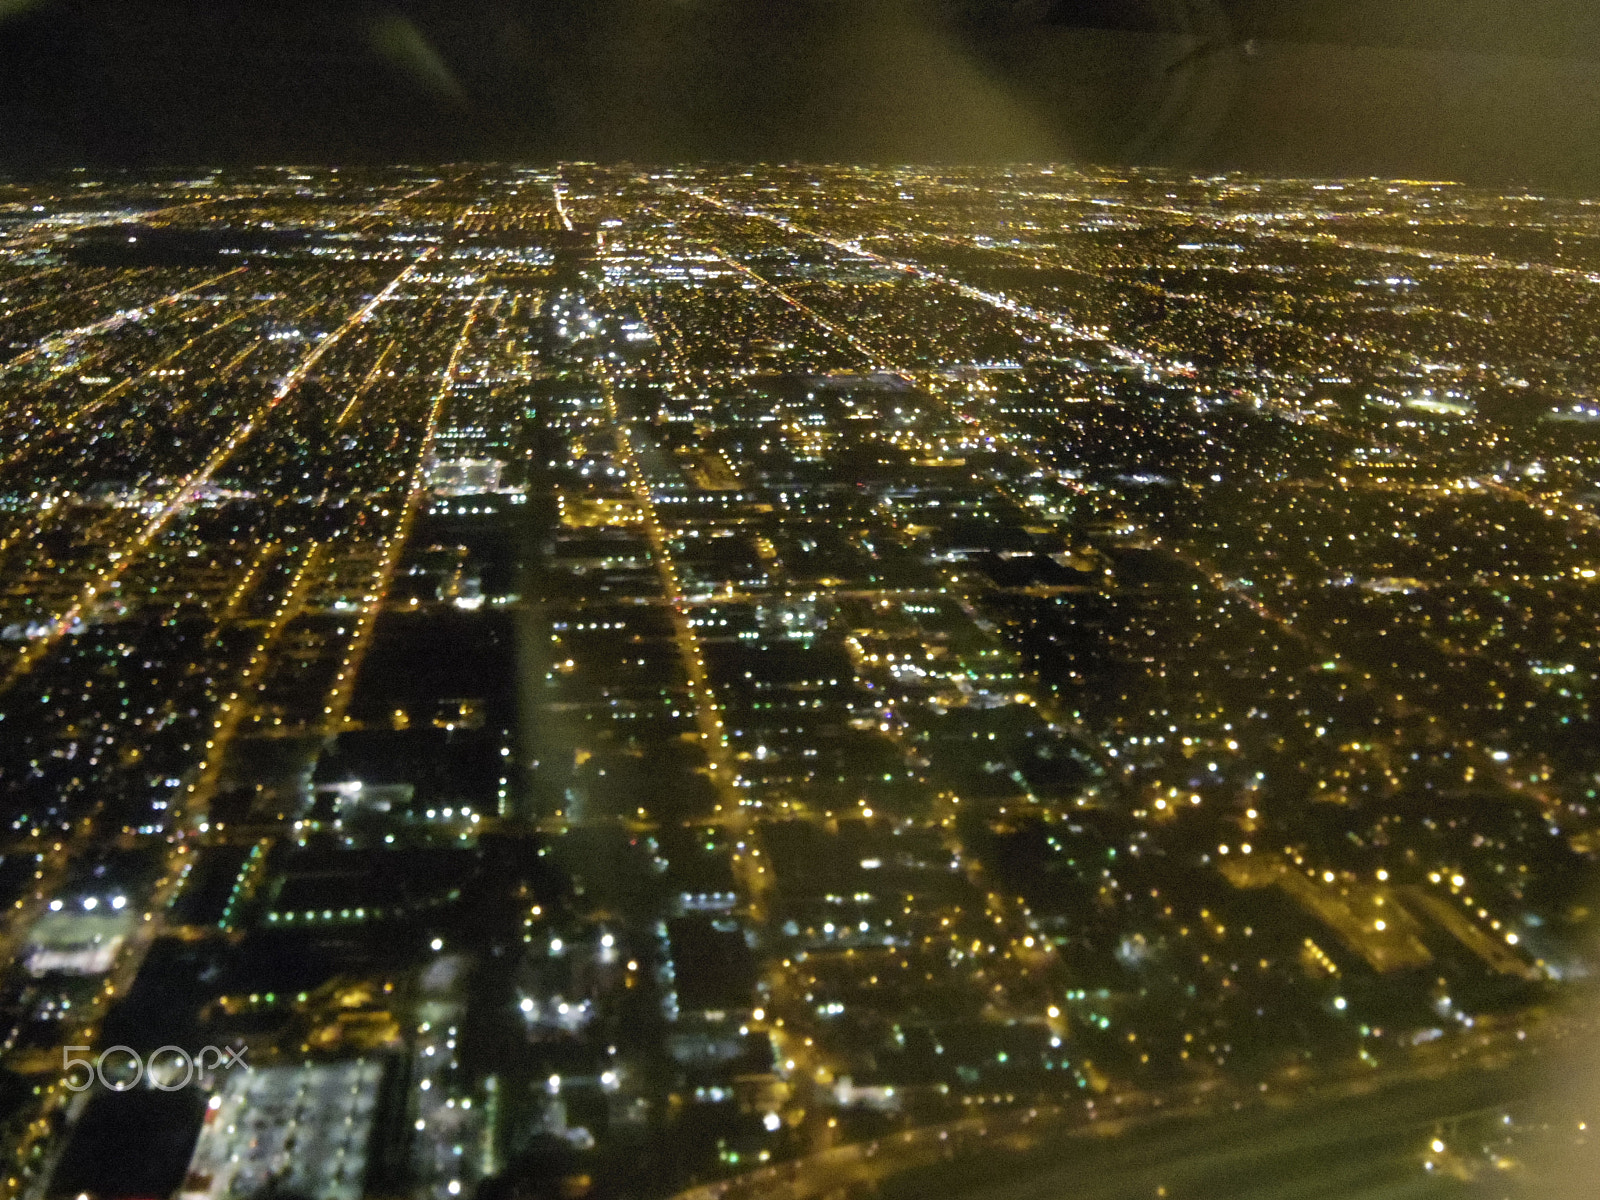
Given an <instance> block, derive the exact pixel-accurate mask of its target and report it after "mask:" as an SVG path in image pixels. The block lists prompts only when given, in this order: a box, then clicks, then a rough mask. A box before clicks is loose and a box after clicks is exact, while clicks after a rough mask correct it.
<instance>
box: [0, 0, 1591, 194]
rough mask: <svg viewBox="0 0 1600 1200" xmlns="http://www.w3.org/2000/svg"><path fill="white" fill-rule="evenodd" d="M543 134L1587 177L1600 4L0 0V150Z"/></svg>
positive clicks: (409, 151) (896, 155) (262, 146)
mask: <svg viewBox="0 0 1600 1200" xmlns="http://www.w3.org/2000/svg"><path fill="white" fill-rule="evenodd" d="M555 158H568V159H593V160H602V161H614V160H631V161H637V162H650V161H666V160H681V159H708V158H709V159H741V160H773V159H813V160H848V161H939V160H944V161H975V162H976V161H1004V160H1018V159H1053V160H1075V161H1079V162H1099V163H1122V162H1136V163H1148V164H1166V165H1174V166H1181V167H1187V168H1193V169H1199V170H1211V169H1221V168H1246V169H1256V170H1262V171H1271V172H1280V173H1294V174H1312V175H1327V174H1369V173H1371V174H1385V175H1405V176H1412V177H1428V178H1460V179H1467V180H1470V181H1480V182H1502V181H1512V182H1527V183H1531V184H1534V185H1536V186H1542V187H1553V188H1561V189H1568V190H1577V191H1589V192H1600V4H1595V3H1593V2H1592V0H1520V2H1512V0H1504V2H1495V0H428V2H417V3H410V4H401V3H375V2H374V3H366V2H363V0H314V2H307V0H0V171H5V172H10V173H14V174H26V173H28V172H30V171H34V170H38V169H43V168H49V167H59V166H72V165H90V166H212V165H227V164H249V163H260V162H283V161H301V162H335V163H337V162H355V161H367V162H393V161H418V162H421V161H440V160H464V159H519V160H527V161H535V162H537V161H546V160H551V159H555Z"/></svg>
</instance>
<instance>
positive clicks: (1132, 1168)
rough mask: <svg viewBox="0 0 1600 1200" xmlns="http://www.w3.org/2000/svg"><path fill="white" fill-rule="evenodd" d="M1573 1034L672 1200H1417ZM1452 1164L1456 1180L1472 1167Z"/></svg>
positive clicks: (1040, 1124)
mask: <svg viewBox="0 0 1600 1200" xmlns="http://www.w3.org/2000/svg"><path fill="white" fill-rule="evenodd" d="M1577 1028H1578V1027H1577V1026H1574V1025H1572V1024H1570V1023H1568V1022H1561V1023H1559V1024H1557V1023H1552V1024H1551V1025H1550V1026H1549V1027H1547V1028H1545V1029H1543V1030H1541V1031H1539V1032H1538V1033H1537V1034H1535V1035H1530V1037H1529V1039H1528V1040H1527V1041H1524V1040H1523V1038H1522V1036H1521V1034H1520V1033H1519V1031H1518V1030H1517V1029H1515V1028H1514V1027H1511V1026H1507V1027H1506V1028H1504V1029H1500V1030H1497V1031H1490V1032H1478V1033H1475V1034H1473V1035H1470V1036H1469V1037H1466V1038H1458V1039H1455V1040H1454V1041H1453V1042H1449V1043H1438V1042H1435V1043H1432V1044H1429V1045H1427V1046H1423V1047H1420V1048H1418V1049H1417V1050H1415V1051H1412V1052H1410V1053H1409V1054H1408V1056H1407V1057H1406V1058H1405V1059H1403V1060H1401V1061H1399V1062H1397V1063H1396V1064H1395V1065H1393V1066H1391V1067H1387V1068H1382V1069H1379V1070H1371V1069H1366V1068H1362V1069H1359V1070H1356V1071H1354V1072H1340V1073H1337V1074H1334V1075H1332V1076H1331V1077H1330V1078H1328V1079H1326V1080H1321V1081H1314V1080H1305V1079H1302V1080H1296V1081H1289V1082H1287V1083H1282V1082H1280V1083H1277V1084H1274V1085H1272V1087H1271V1088H1270V1089H1263V1091H1262V1092H1259V1093H1251V1092H1249V1091H1246V1090H1243V1089H1239V1090H1233V1089H1227V1088H1225V1087H1222V1086H1219V1085H1217V1084H1216V1083H1213V1082H1202V1083H1199V1084H1195V1085H1190V1086H1188V1087H1185V1088H1181V1089H1175V1090H1174V1091H1173V1092H1170V1093H1167V1094H1164V1095H1157V1094H1153V1093H1148V1092H1140V1091H1135V1090H1128V1091H1121V1092H1117V1091H1112V1092H1109V1093H1107V1094H1105V1095H1101V1096H1098V1097H1095V1098H1094V1099H1093V1100H1091V1101H1090V1102H1089V1103H1087V1104H1085V1105H1083V1106H1077V1105H1069V1106H1049V1105H1040V1106H1038V1107H1034V1108H1020V1107H1019V1108H1006V1109H996V1110H994V1111H993V1112H992V1113H985V1114H981V1115H973V1116H968V1117H964V1118H962V1119H960V1120H956V1121H951V1122H948V1123H945V1124H942V1125H929V1126H922V1127H918V1128H913V1129H908V1130H902V1131H899V1132H896V1133H892V1134H887V1135H885V1136H883V1137H880V1138H878V1139H875V1140H872V1141H865V1142H852V1143H848V1144H845V1145H840V1146H832V1147H829V1148H827V1149H825V1150H821V1151H819V1152H817V1153H814V1154H810V1155H807V1156H805V1157H802V1158H799V1159H796V1160H793V1161H791V1162H788V1163H778V1164H774V1165H771V1166H767V1167H763V1168H761V1169H760V1170H757V1171H753V1172H750V1173H748V1174H745V1175H739V1176H735V1177H733V1178H730V1179H726V1180H722V1181H720V1182H717V1183H711V1184H705V1185H701V1186H699V1187H694V1188H689V1189H687V1190H685V1191H683V1192H680V1193H679V1194H678V1195H677V1196H675V1197H674V1198H673V1200H813V1198H822V1197H831V1196H834V1195H836V1194H844V1193H845V1190H846V1189H850V1188H860V1189H863V1190H865V1191H869V1192H871V1193H872V1194H874V1195H879V1194H882V1195H886V1196H898V1195H902V1194H903V1195H905V1196H906V1197H908V1198H909V1197H912V1196H923V1195H926V1194H927V1190H928V1189H929V1188H936V1189H937V1190H938V1191H939V1192H940V1193H941V1194H943V1195H944V1196H945V1197H946V1198H947V1200H956V1198H957V1197H962V1198H967V1197H970V1200H1135V1198H1138V1200H1149V1198H1159V1197H1171V1198H1172V1200H1183V1198H1185V1197H1207V1198H1211V1200H1215V1198H1219V1197H1227V1198H1228V1200H1280V1198H1281V1200H1291V1198H1293V1200H1318V1198H1321V1197H1327V1198H1328V1200H1335V1198H1337V1200H1364V1198H1366V1197H1371V1198H1372V1200H1380V1198H1381V1200H1399V1198H1400V1197H1407V1196H1412V1195H1432V1194H1435V1183H1436V1181H1435V1180H1434V1179H1432V1178H1430V1177H1429V1175H1428V1173H1427V1171H1426V1170H1425V1169H1424V1166H1423V1163H1424V1159H1425V1157H1426V1154H1427V1148H1428V1145H1429V1143H1430V1142H1431V1141H1432V1139H1433V1138H1434V1137H1438V1136H1444V1137H1448V1136H1449V1131H1450V1130H1451V1128H1452V1126H1453V1124H1454V1123H1455V1122H1456V1121H1458V1120H1459V1119H1461V1118H1463V1117H1466V1116H1469V1115H1471V1116H1475V1115H1478V1114H1481V1113H1483V1112H1485V1111H1488V1110H1496V1111H1497V1110H1498V1108H1499V1107H1500V1106H1502V1105H1505V1104H1510V1103H1516V1102H1518V1101H1521V1100H1524V1099H1526V1098H1527V1097H1529V1096H1530V1095H1531V1094H1532V1093H1534V1092H1535V1091H1536V1090H1537V1089H1538V1086H1539V1082H1540V1080H1541V1079H1542V1080H1544V1081H1548V1065H1547V1064H1541V1063H1540V1061H1539V1055H1538V1053H1537V1050H1538V1049H1539V1048H1540V1047H1542V1046H1543V1045H1544V1044H1546V1043H1549V1042H1551V1041H1553V1040H1558V1039H1559V1038H1561V1037H1563V1036H1566V1037H1570V1036H1572V1035H1573V1033H1575V1032H1576V1031H1577ZM1583 1028H1585V1029H1588V1030H1589V1036H1591V1037H1592V1034H1593V1030H1592V1028H1590V1027H1589V1026H1584V1027H1583ZM1463 1151H1464V1154H1463V1158H1462V1159H1459V1160H1457V1161H1456V1162H1455V1163H1454V1167H1455V1170H1456V1173H1457V1174H1460V1173H1466V1172H1468V1171H1469V1169H1470V1168H1472V1167H1473V1166H1474V1164H1473V1163H1471V1162H1470V1161H1467V1156H1466V1155H1465V1148H1464V1147H1463ZM1020 1154H1027V1155H1029V1157H1026V1158H1022V1157H1019V1155H1020ZM930 1169H936V1170H937V1171H938V1174H939V1178H938V1179H933V1178H932V1177H931V1176H926V1177H925V1176H915V1177H913V1178H912V1179H911V1180H909V1181H907V1184H906V1186H905V1190H904V1191H903V1192H902V1191H900V1190H897V1189H896V1187H895V1184H894V1182H893V1181H894V1177H895V1176H897V1175H901V1174H903V1173H905V1172H908V1171H918V1170H930ZM1024 1172H1025V1173H1024ZM1000 1180H1005V1181H1006V1182H1004V1183H997V1181H1000ZM1163 1189H1164V1190H1163Z"/></svg>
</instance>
